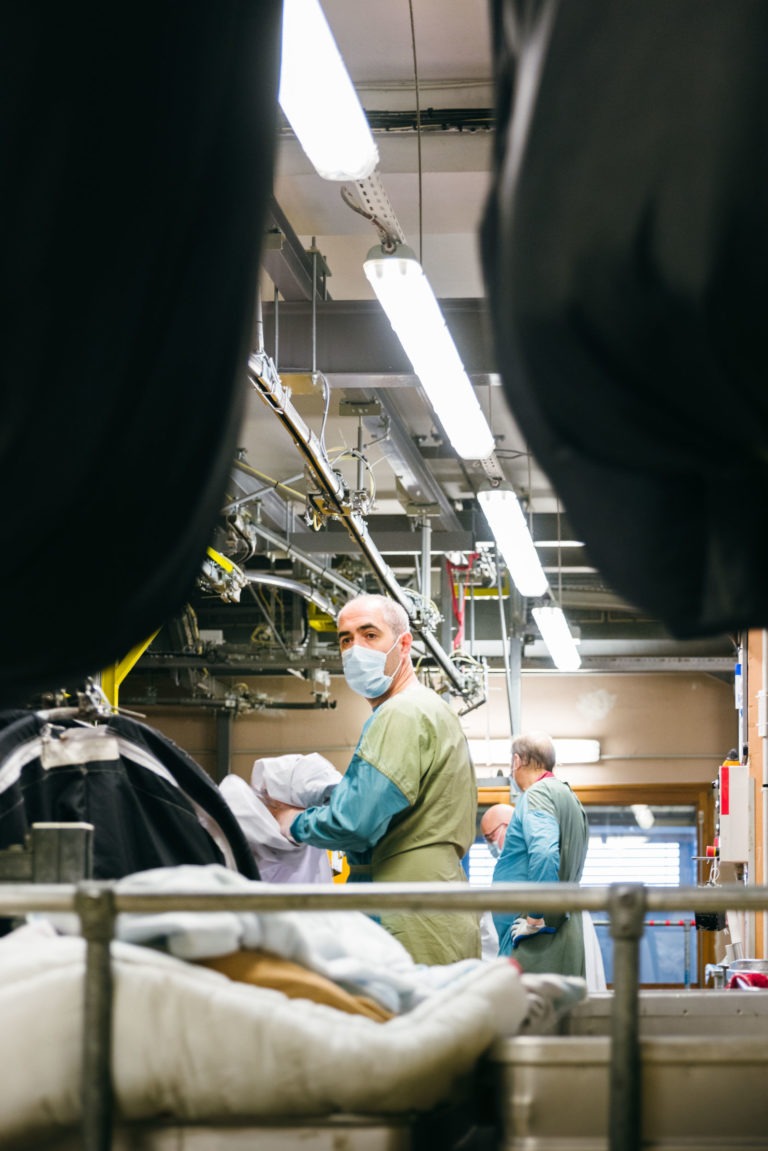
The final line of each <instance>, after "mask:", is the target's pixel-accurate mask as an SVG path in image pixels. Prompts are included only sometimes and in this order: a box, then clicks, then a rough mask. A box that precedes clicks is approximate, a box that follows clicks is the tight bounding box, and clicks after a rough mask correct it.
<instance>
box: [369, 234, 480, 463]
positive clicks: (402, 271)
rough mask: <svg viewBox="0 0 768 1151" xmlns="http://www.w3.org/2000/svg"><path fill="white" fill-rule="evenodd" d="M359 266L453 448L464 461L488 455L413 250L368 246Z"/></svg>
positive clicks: (473, 402)
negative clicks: (361, 267)
mask: <svg viewBox="0 0 768 1151" xmlns="http://www.w3.org/2000/svg"><path fill="white" fill-rule="evenodd" d="M363 268H364V270H365V274H366V276H367V277H368V280H369V281H370V284H371V287H372V288H373V290H374V292H375V293H376V295H377V297H378V299H379V302H380V303H381V306H382V308H383V309H384V311H385V313H386V314H387V317H388V319H389V322H390V324H391V325H392V328H393V329H394V332H395V334H396V335H397V337H398V339H399V340H400V343H401V344H402V345H403V350H404V351H405V354H406V355H407V356H408V359H409V360H410V361H411V365H412V367H413V370H414V372H415V373H416V375H417V376H418V377H419V380H420V381H421V385H422V387H423V388H424V391H425V392H426V393H427V397H428V399H429V402H430V404H431V405H432V407H433V408H434V411H435V414H436V415H437V418H438V419H439V420H440V423H441V424H442V426H443V430H444V431H445V433H446V435H447V436H448V439H449V440H450V442H451V444H452V446H453V448H454V449H455V451H456V452H458V454H459V455H460V456H461V457H462V458H463V459H465V460H484V459H487V458H488V456H490V455H491V454H492V452H493V449H494V446H495V445H494V439H493V433H492V432H491V429H490V428H489V427H488V422H487V420H486V418H485V416H484V415H483V412H482V409H481V407H480V404H479V403H478V402H477V396H476V395H475V392H474V389H473V387H472V384H471V383H470V381H469V377H468V376H467V373H466V372H465V370H464V366H463V364H462V362H461V359H460V358H459V353H458V351H457V350H456V345H455V344H454V342H453V337H452V336H451V333H450V332H449V331H448V328H447V327H446V324H445V320H444V318H443V314H442V312H441V311H440V307H439V305H438V302H437V300H436V299H435V295H434V292H433V291H432V288H431V287H430V284H429V281H428V279H427V277H426V276H425V275H424V271H423V269H422V267H421V264H420V263H419V261H418V260H417V259H416V256H415V254H414V252H413V251H412V250H411V249H410V248H408V247H407V246H406V245H405V244H396V245H395V247H394V250H393V251H392V252H391V253H390V252H387V251H385V249H384V248H383V247H381V246H379V247H375V248H371V250H370V252H369V253H368V256H367V258H366V261H365V263H364V265H363Z"/></svg>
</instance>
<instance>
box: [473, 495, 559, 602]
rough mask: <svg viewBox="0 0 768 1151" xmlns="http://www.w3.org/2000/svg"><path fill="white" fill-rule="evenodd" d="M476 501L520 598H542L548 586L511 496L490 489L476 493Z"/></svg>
mask: <svg viewBox="0 0 768 1151" xmlns="http://www.w3.org/2000/svg"><path fill="white" fill-rule="evenodd" d="M477 500H478V503H479V504H480V507H481V508H482V509H483V515H484V516H485V518H486V519H487V521H488V526H489V527H490V529H491V531H492V532H493V536H494V539H495V540H496V546H497V548H498V549H499V551H500V552H501V554H502V556H503V557H504V563H505V564H506V565H507V567H508V569H509V574H510V576H511V577H512V580H513V582H514V585H515V587H516V588H517V590H518V591H519V592H520V595H524V596H541V595H544V593H545V592H546V591H547V588H548V587H549V584H548V583H547V577H546V575H545V574H544V569H543V567H542V566H541V561H540V560H539V557H538V554H537V552H536V548H535V547H534V544H533V540H532V539H531V533H530V532H529V531H528V524H527V523H526V522H525V516H524V515H523V509H522V508H521V507H520V504H519V502H518V499H517V496H516V495H515V493H514V492H513V491H511V490H510V489H509V488H501V487H498V488H490V489H489V490H487V491H480V492H478V493H477Z"/></svg>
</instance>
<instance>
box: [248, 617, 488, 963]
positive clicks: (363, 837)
mask: <svg viewBox="0 0 768 1151" xmlns="http://www.w3.org/2000/svg"><path fill="white" fill-rule="evenodd" d="M338 633H339V646H340V649H341V658H342V668H343V671H344V677H345V679H346V681H347V683H348V685H349V686H350V687H351V688H352V690H353V691H356V692H358V693H359V694H360V695H362V696H364V697H365V698H366V699H367V700H368V701H369V703H370V705H371V707H372V709H373V711H372V714H371V716H370V717H369V719H368V720H367V721H366V723H365V726H364V727H363V731H362V734H361V736H360V739H359V741H358V744H357V747H356V748H355V752H354V754H353V756H352V760H351V762H350V764H349V766H348V767H347V770H346V772H345V773H344V776H343V778H342V779H341V781H340V782H339V783H338V784H337V785H336V787H335V788H334V789H333V791H332V793H331V794H330V796H329V798H328V800H327V802H325V803H324V804H321V805H318V806H314V807H309V808H307V809H306V810H302V809H301V808H297V807H290V806H288V805H286V804H277V803H276V804H273V805H272V806H271V810H272V811H273V814H274V815H275V817H276V819H277V820H278V822H279V824H280V828H281V830H282V832H283V834H284V835H286V836H287V837H288V838H289V839H292V840H293V841H294V842H296V843H310V844H312V845H314V846H315V847H325V848H327V849H329V850H332V851H334V850H335V851H343V852H345V853H346V856H347V862H348V863H349V869H350V876H349V879H350V882H365V881H373V882H376V883H403V882H435V881H439V882H446V883H456V882H466V878H467V877H466V874H465V872H464V869H463V867H462V864H461V861H462V858H463V857H464V855H466V853H467V851H468V850H469V848H470V845H471V844H472V842H473V841H474V838H475V818H476V811H477V782H476V778H475V772H474V768H473V766H472V761H471V759H470V755H469V749H468V747H467V741H466V738H465V736H464V733H463V731H462V729H461V725H460V723H459V720H458V717H457V716H456V714H455V713H454V712H453V711H452V710H451V708H450V707H449V706H448V704H447V703H445V701H444V700H443V699H441V698H440V696H439V695H438V694H437V692H435V691H432V689H431V688H428V687H425V686H424V685H423V684H421V683H419V681H418V679H417V678H416V672H415V670H414V667H413V663H412V660H411V645H412V643H413V636H412V634H411V631H410V623H409V619H408V615H407V613H406V611H405V610H404V608H402V607H401V606H400V604H398V603H397V602H396V601H395V600H392V599H389V598H388V597H386V596H382V595H364V596H356V597H355V598H354V599H352V600H350V601H349V602H348V603H346V604H345V605H344V607H343V608H342V609H341V611H340V612H339V618H338ZM380 918H381V923H382V926H384V927H385V928H386V929H387V930H388V931H390V932H391V933H392V935H394V936H395V937H396V938H397V939H399V940H400V942H401V943H402V944H403V945H404V946H405V947H406V948H407V950H408V951H409V952H410V954H411V955H412V957H413V958H414V960H415V961H416V962H417V963H427V964H446V963H453V962H458V961H459V960H462V959H472V958H479V957H480V928H479V923H478V916H477V915H474V914H470V913H467V912H423V911H422V912H418V913H416V912H410V911H402V912H387V913H384V914H382V915H381V917H380Z"/></svg>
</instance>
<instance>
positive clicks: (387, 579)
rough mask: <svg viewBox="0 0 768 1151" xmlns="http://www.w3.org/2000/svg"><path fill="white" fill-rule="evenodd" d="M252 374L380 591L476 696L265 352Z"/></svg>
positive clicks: (460, 685) (460, 686) (252, 364)
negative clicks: (425, 624)
mask: <svg viewBox="0 0 768 1151" xmlns="http://www.w3.org/2000/svg"><path fill="white" fill-rule="evenodd" d="M248 375H249V379H250V381H251V383H252V384H253V386H254V388H255V389H256V391H257V392H258V394H259V395H260V396H261V398H262V399H263V400H264V402H265V403H266V405H267V407H268V408H269V409H270V410H271V411H272V412H273V413H274V414H275V415H276V416H277V418H278V419H279V420H280V422H281V424H282V425H283V427H284V428H285V429H286V430H287V432H288V433H289V435H290V436H291V438H292V439H293V441H294V443H295V444H296V447H297V448H298V450H299V452H300V454H301V456H302V457H303V459H304V460H305V462H306V464H307V466H308V467H309V469H310V471H311V472H312V475H313V476H314V478H315V480H316V481H317V483H318V484H319V485H320V487H321V489H322V491H323V493H324V494H325V497H326V498H327V500H328V502H329V506H330V507H331V508H332V509H333V515H334V516H335V517H336V518H338V519H339V520H340V522H341V523H342V524H343V525H344V527H345V528H346V529H347V532H348V533H349V535H350V536H351V537H352V539H353V540H354V541H355V542H356V544H357V545H358V547H359V548H360V552H361V554H362V555H363V556H364V558H365V559H366V560H367V562H368V564H369V565H370V567H371V570H372V571H373V573H374V575H375V576H376V578H377V579H378V581H379V583H380V585H381V587H382V590H383V591H385V592H387V593H388V594H389V595H390V596H391V597H392V598H393V599H394V600H396V601H397V602H398V603H399V604H400V605H401V607H403V608H404V609H405V611H406V612H407V613H408V618H409V619H410V620H411V622H412V624H413V626H414V628H415V630H416V631H417V632H418V633H419V635H420V637H421V639H422V641H423V643H424V646H425V647H426V649H427V651H428V652H429V654H430V655H431V656H432V657H433V659H434V660H435V662H436V663H437V664H438V665H439V667H440V668H441V670H442V671H443V672H444V674H445V675H446V677H447V678H448V679H449V680H450V682H451V683H452V684H453V686H454V688H455V690H456V692H457V693H458V694H459V695H461V696H462V697H464V698H467V697H468V696H469V695H470V694H471V695H472V696H473V697H475V696H476V686H477V685H476V682H475V681H473V680H470V679H468V677H467V676H466V675H464V674H462V671H461V670H460V669H459V668H458V667H457V666H456V665H455V664H454V663H453V662H452V661H451V659H450V658H449V657H448V655H447V654H446V652H445V651H444V650H443V648H442V647H441V646H440V644H439V643H438V642H437V640H436V639H435V637H434V636H433V635H432V634H431V633H430V632H429V631H426V630H425V629H423V628H422V627H421V626H420V624H419V619H418V616H417V614H416V611H415V607H414V603H413V601H412V599H410V598H409V597H408V596H407V595H406V594H405V592H404V591H403V589H402V588H401V587H400V584H399V583H398V581H397V578H396V576H395V574H394V572H393V571H392V569H391V568H390V566H389V564H388V563H387V562H386V560H385V559H384V557H383V555H382V554H381V552H380V551H379V549H378V548H377V547H376V545H375V543H374V542H373V540H372V539H371V537H370V535H369V533H368V526H367V524H366V522H365V520H364V519H363V517H362V516H361V515H360V514H359V513H358V512H356V511H355V510H354V509H353V508H352V506H351V505H350V503H349V500H348V498H347V491H346V489H345V486H344V484H343V482H342V480H341V477H340V476H339V475H338V473H337V472H335V471H334V469H333V467H332V466H331V463H330V461H329V460H328V458H327V456H326V455H325V452H324V451H323V448H322V445H321V443H320V441H319V440H318V438H317V436H315V434H314V432H313V431H312V430H311V429H310V428H309V427H307V425H306V423H305V422H304V420H303V419H302V417H301V415H300V414H299V412H298V411H297V410H296V408H295V407H294V405H293V403H292V402H291V398H290V394H289V392H288V390H287V388H285V387H284V386H283V384H282V382H281V380H280V379H279V377H278V375H277V372H276V370H275V367H274V365H273V363H272V361H271V360H270V358H269V357H268V356H267V355H266V354H265V353H263V352H255V353H253V354H252V355H251V356H250V358H249V360H248ZM473 702H475V703H476V700H474V699H473Z"/></svg>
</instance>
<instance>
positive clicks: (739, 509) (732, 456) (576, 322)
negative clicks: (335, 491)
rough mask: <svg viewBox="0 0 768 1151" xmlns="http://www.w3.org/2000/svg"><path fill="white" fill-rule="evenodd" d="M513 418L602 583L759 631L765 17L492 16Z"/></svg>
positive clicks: (528, 6) (604, 2)
mask: <svg viewBox="0 0 768 1151" xmlns="http://www.w3.org/2000/svg"><path fill="white" fill-rule="evenodd" d="M493 21H494V50H495V56H496V91H497V101H498V107H497V115H498V121H497V125H498V135H497V140H496V159H495V173H494V183H493V190H492V195H491V197H490V199H489V203H488V206H487V212H486V218H485V221H484V228H483V260H484V268H485V274H486V281H487V290H488V294H489V298H490V305H491V309H492V315H493V326H494V332H495V341H496V349H497V356H498V362H499V368H500V371H501V373H502V376H503V382H504V387H505V392H506V396H507V398H508V401H509V404H510V407H511V409H512V411H513V412H514V414H515V417H516V418H517V420H518V422H519V424H520V426H521V428H522V430H523V431H524V433H525V435H526V437H527V439H528V441H529V445H530V448H531V450H532V451H533V453H534V455H535V456H536V457H537V459H538V461H539V462H540V464H541V465H542V467H543V468H544V469H545V470H546V471H547V473H548V474H549V477H550V479H551V481H552V483H553V485H554V487H555V488H556V490H557V492H558V494H559V495H560V497H561V499H562V500H563V503H564V506H565V508H566V511H567V513H568V517H569V520H570V522H571V524H572V526H573V527H574V529H575V531H576V532H577V533H579V534H580V535H581V536H582V538H583V539H584V540H585V542H586V543H587V546H588V548H589V553H590V557H591V559H592V560H593V562H594V563H595V564H596V565H597V567H598V568H599V569H600V571H601V572H602V574H603V575H604V577H605V578H606V580H607V581H608V582H609V583H610V584H611V585H612V586H613V587H614V589H615V590H616V591H617V592H619V593H621V594H622V595H623V596H624V597H625V598H626V599H627V600H629V601H630V602H632V603H634V604H635V605H636V606H638V607H642V608H644V609H646V610H647V611H648V612H649V613H651V614H652V615H654V616H655V617H656V618H659V619H661V620H663V621H664V622H665V623H666V624H667V626H668V628H669V629H670V631H671V632H672V633H673V634H676V635H678V636H680V637H685V636H696V635H705V634H716V633H719V632H723V631H728V630H735V629H740V628H743V627H749V626H765V625H766V624H768V580H767V579H766V575H765V573H766V571H767V570H768V533H766V532H765V531H764V530H763V527H762V525H763V522H764V518H765V517H764V504H765V497H766V494H767V493H768V387H766V383H765V337H764V334H763V333H764V329H765V316H766V307H767V306H768V211H766V204H768V4H766V3H765V2H764V0H739V3H738V4H737V5H736V6H734V5H732V4H726V3H723V2H722V0H672V2H670V0H624V2H623V3H616V2H615V0H578V2H562V3H559V4H557V3H551V2H550V3H547V2H538V3H537V2H536V0H532V2H520V3H515V2H513V0H494V3H493Z"/></svg>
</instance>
